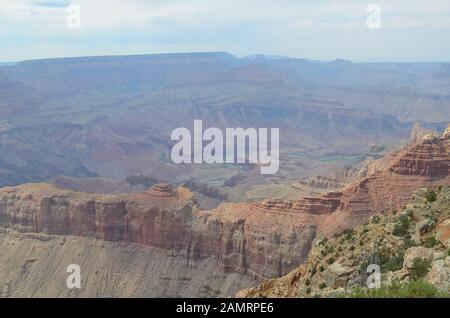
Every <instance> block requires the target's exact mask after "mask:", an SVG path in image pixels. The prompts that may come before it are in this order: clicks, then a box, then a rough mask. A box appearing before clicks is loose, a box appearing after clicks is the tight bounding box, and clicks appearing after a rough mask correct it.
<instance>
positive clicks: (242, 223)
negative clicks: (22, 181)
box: [0, 184, 316, 277]
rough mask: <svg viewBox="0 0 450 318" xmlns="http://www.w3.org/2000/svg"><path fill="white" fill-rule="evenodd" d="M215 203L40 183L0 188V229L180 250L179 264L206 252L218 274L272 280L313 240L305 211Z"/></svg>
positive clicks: (184, 195) (181, 195)
mask: <svg viewBox="0 0 450 318" xmlns="http://www.w3.org/2000/svg"><path fill="white" fill-rule="evenodd" d="M285 212H286V211H285V210H281V212H277V211H276V210H275V209H271V208H270V206H268V209H258V208H257V207H256V206H253V205H232V206H228V207H226V206H222V207H220V208H219V209H217V210H214V211H200V210H198V209H197V208H196V200H195V198H194V196H193V194H192V192H190V191H189V190H187V189H185V188H177V189H172V188H171V187H170V186H168V185H157V186H155V187H153V188H152V189H151V190H149V191H147V192H144V193H141V194H133V195H100V194H88V193H81V192H74V191H69V190H61V189H59V188H56V187H55V186H52V185H48V184H38V185H33V184H30V185H23V186H19V187H15V188H4V189H2V190H0V226H2V227H6V228H10V229H14V230H17V231H19V232H32V233H46V234H55V235H80V236H87V237H92V238H96V239H102V240H105V241H111V242H130V243H137V244H142V245H147V246H151V247H156V248H160V249H166V250H175V251H185V252H186V257H187V263H188V264H189V262H190V261H192V260H199V259H202V258H206V257H210V256H214V257H216V258H217V260H218V266H219V268H222V269H223V270H224V271H225V272H239V273H249V274H251V275H253V276H255V277H276V276H280V275H282V274H285V273H287V272H289V271H290V270H292V268H294V267H295V266H296V265H297V264H299V263H301V262H302V261H303V260H304V259H305V258H306V255H307V253H308V251H309V248H310V244H311V242H312V240H313V239H314V238H315V234H316V230H315V223H316V222H315V221H314V218H311V217H309V216H308V215H300V214H298V213H297V214H292V213H285Z"/></svg>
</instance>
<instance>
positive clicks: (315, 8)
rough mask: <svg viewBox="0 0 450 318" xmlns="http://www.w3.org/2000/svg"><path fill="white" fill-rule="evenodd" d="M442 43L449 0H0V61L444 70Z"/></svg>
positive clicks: (446, 47)
mask: <svg viewBox="0 0 450 318" xmlns="http://www.w3.org/2000/svg"><path fill="white" fill-rule="evenodd" d="M371 4H376V9H375V10H376V11H368V7H369V5H371ZM372 8H373V6H372ZM378 9H379V10H380V11H377V10H378ZM78 10H79V11H78ZM78 12H79V13H80V14H79V15H78ZM78 17H79V19H78ZM378 18H379V19H378ZM374 19H375V20H374ZM368 20H369V22H370V23H369V26H371V27H372V28H369V27H368ZM378 21H379V24H377V22H378ZM78 22H80V23H78ZM374 23H375V24H374ZM374 25H375V26H379V28H373V26H374ZM449 39H450V1H449V0H408V1H404V0H370V1H364V0H329V1H327V0H272V1H269V0H127V1H124V0H0V61H1V62H7V61H20V60H26V59H40V58H53V57H70V56H97V55H129V54H150V53H169V52H170V53H184V52H211V51H226V52H229V53H232V54H234V55H236V56H247V55H253V54H271V55H284V56H290V57H296V58H310V59H316V60H334V59H336V58H341V59H348V60H353V61H450V40H449Z"/></svg>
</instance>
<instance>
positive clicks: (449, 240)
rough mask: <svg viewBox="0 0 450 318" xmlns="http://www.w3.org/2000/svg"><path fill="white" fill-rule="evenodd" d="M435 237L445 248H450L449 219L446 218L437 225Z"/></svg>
mask: <svg viewBox="0 0 450 318" xmlns="http://www.w3.org/2000/svg"><path fill="white" fill-rule="evenodd" d="M436 239H437V240H438V241H439V242H441V243H442V244H444V245H445V246H446V247H447V248H450V219H447V220H445V221H444V222H442V223H441V224H439V225H438V227H437V230H436Z"/></svg>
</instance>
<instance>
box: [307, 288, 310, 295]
mask: <svg viewBox="0 0 450 318" xmlns="http://www.w3.org/2000/svg"><path fill="white" fill-rule="evenodd" d="M309 294H311V288H309V287H308V288H306V295H309Z"/></svg>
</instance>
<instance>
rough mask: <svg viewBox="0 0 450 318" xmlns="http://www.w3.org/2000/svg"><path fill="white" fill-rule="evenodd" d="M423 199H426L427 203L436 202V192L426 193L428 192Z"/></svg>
mask: <svg viewBox="0 0 450 318" xmlns="http://www.w3.org/2000/svg"><path fill="white" fill-rule="evenodd" d="M425 199H427V201H428V202H430V203H431V202H434V201H436V199H437V194H436V192H434V191H428V192H427V193H426V194H425Z"/></svg>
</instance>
